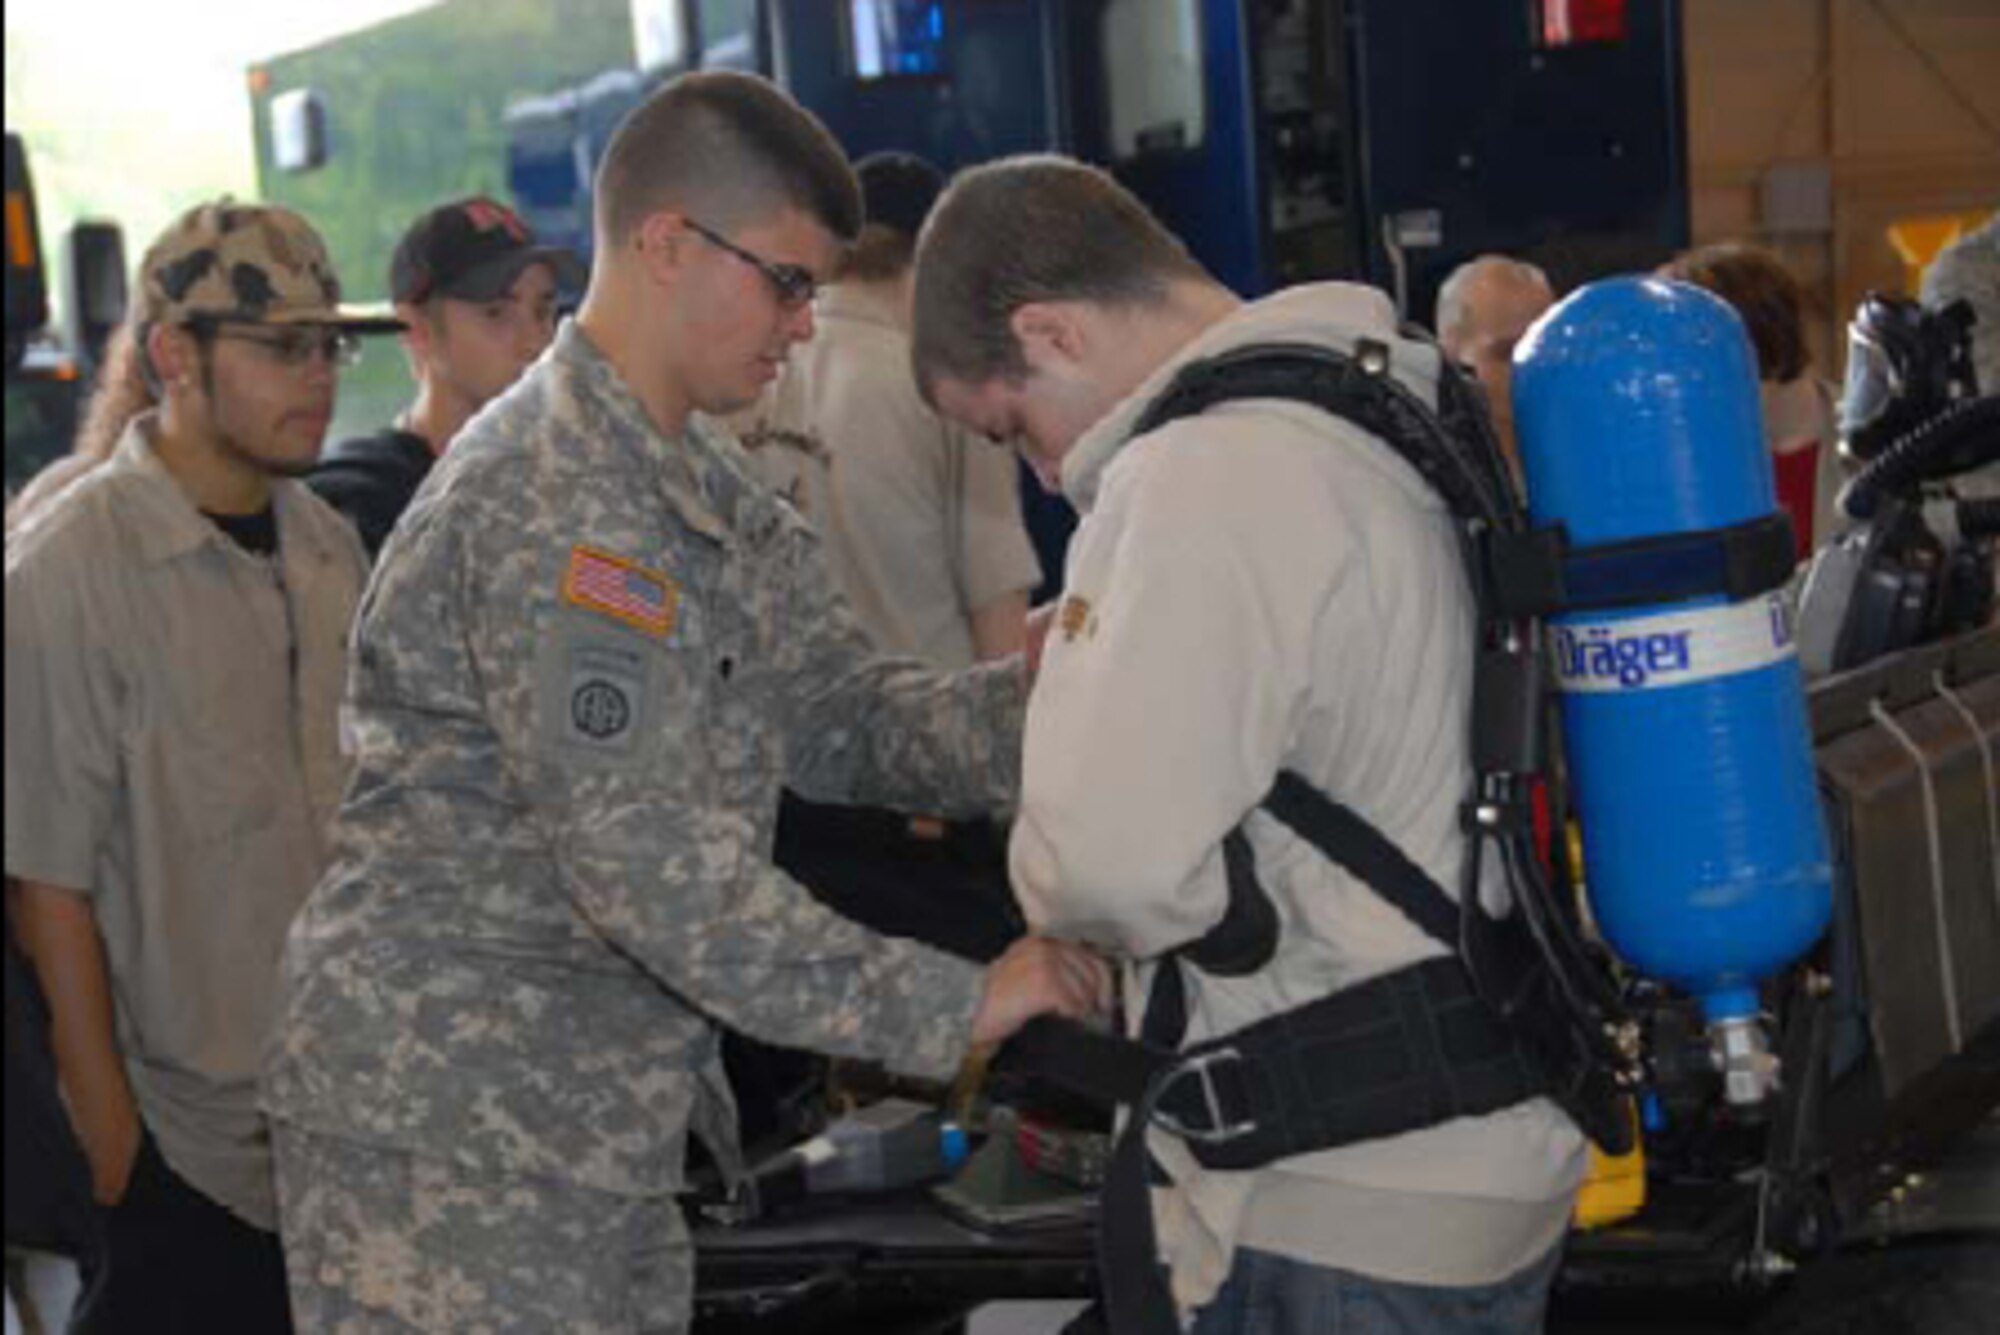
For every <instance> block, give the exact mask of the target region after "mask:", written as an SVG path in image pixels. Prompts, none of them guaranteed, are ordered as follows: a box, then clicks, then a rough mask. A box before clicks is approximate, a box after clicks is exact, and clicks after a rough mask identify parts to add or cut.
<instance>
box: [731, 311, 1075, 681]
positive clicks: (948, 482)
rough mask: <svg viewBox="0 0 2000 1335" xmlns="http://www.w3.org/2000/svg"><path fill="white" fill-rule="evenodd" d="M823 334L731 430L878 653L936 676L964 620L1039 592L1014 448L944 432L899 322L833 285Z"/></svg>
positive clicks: (950, 658)
mask: <svg viewBox="0 0 2000 1335" xmlns="http://www.w3.org/2000/svg"><path fill="white" fill-rule="evenodd" d="M814 317H815V320H816V322H817V325H818V332H817V333H816V334H815V336H814V337H813V339H812V341H811V342H809V343H807V344H805V345H804V346H803V347H802V348H800V349H799V350H798V351H796V352H795V353H793V354H792V362H791V365H790V366H788V367H787V368H786V370H785V373H784V375H783V376H782V377H781V378H780V379H779V381H778V382H777V384H775V385H773V386H772V388H771V391H770V393H768V394H767V395H766V396H765V399H764V401H763V402H762V403H761V404H759V405H758V406H757V407H756V408H754V409H752V410H751V411H750V412H748V413H746V414H744V415H743V417H742V418H741V419H739V420H738V421H737V422H736V423H735V425H736V426H737V427H738V429H739V431H740V434H741V436H742V439H743V444H744V446H745V447H746V448H747V449H748V450H749V451H750V456H751V460H752V462H753V463H754V465H755V466H756V469H757V473H758V476H760V477H761V478H762V479H763V480H764V481H765V482H767V483H769V484H770V485H771V486H772V487H773V488H775V489H776V490H777V491H779V492H780V493H781V494H783V495H784V496H786V497H787V498H788V499H790V500H791V502H792V503H793V504H794V505H795V506H797V507H798V508H799V509H800V510H801V511H802V512H804V514H805V516H806V518H807V519H809V520H811V521H812V523H813V525H814V526H815V527H816V528H818V529H819V531H820V535H821V537H822V538H824V539H825V541H826V548H827V555H828V558H829V560H830V562H831V564H832V566H833V568H834V575H835V577H836V578H837V579H838V580H839V581H840V584H841V587H842V588H843V589H844V590H845V591H846V593H847V596H848V600H849V601H850V602H852V603H853V604H854V610H855V611H856V612H857V613H859V614H860V617H861V621H862V624H863V625H864V626H866V627H867V628H868V631H869V634H870V635H872V636H873V637H874V639H875V642H876V644H877V645H878V646H879V647H881V648H882V649H884V650H887V651H888V652H890V653H896V654H908V655H912V656H914V657H917V658H921V659H923V660H925V661H926V662H928V663H931V664H934V665H936V666H939V667H945V668H952V669H957V668H963V667H968V666H970V665H971V664H972V662H973V661H974V658H975V654H974V647H973V640H972V627H971V621H970V616H971V614H972V613H973V612H974V611H976V610H978V609H979V608H981V607H984V606H985V605H986V604H988V603H990V602H992V601H993V600H995V599H996V598H1000V597H1004V596H1006V595H1008V594H1013V593H1022V592H1026V591H1027V590H1030V589H1032V588H1034V587H1035V586H1036V585H1037V584H1039V583H1040V582H1041V578H1042V576H1041V567H1040V565H1039V564H1038V563H1037V561H1036V560H1035V552H1034V548H1033V547H1032V546H1031V545H1030V544H1029V542H1028V535H1027V531H1026V529H1025V527H1024V526H1023V524H1022V520H1021V501H1020V492H1019V481H1018V477H1019V470H1018V467H1017V465H1016V463H1015V460H1014V455H1013V452H1012V451H1011V450H1008V449H1005V448H1002V447H1000V446H996V445H993V444H990V443H989V442H986V441H983V440H977V439H974V438H973V437H971V436H969V435H967V434H966V433H965V432H963V431H961V430H959V429H958V428H956V427H952V426H948V425H947V424H945V423H944V422H943V421H942V420H941V419H940V418H939V417H938V416H937V415H936V414H935V413H933V412H931V410H930V409H929V408H927V407H926V406H925V405H924V402H923V400H922V398H921V397H919V396H918V394H917V388H916V383H915V381H914V379H913V378H912V376H911V374H910V343H909V338H908V336H907V335H906V334H905V333H904V332H903V329H902V327H901V326H900V325H899V324H898V322H897V320H896V315H895V312H894V311H893V310H892V309H891V308H890V307H889V305H888V304H887V302H886V301H885V300H883V299H882V298H881V297H879V296H877V295H875V294H873V293H870V292H866V291H862V290H860V289H854V288H840V287H835V288H830V289H828V290H827V292H826V294H825V295H824V296H822V297H821V298H820V302H819V305H818V307H817V308H816V309H815V311H814Z"/></svg>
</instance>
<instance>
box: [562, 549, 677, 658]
mask: <svg viewBox="0 0 2000 1335" xmlns="http://www.w3.org/2000/svg"><path fill="white" fill-rule="evenodd" d="M562 592H563V601H564V602H567V603H570V604H572V605H573V606H576V607H581V608H584V609H586V610H588V611H592V612H600V613H602V614H604V615H605V616H608V617H611V618H612V619H613V620H616V621H621V622H623V623H624V624H626V625H628V626H631V627H632V628H633V629H635V630H638V631H642V632H644V633H645V634H647V635H650V636H652V637H653V638H655V639H662V640H663V639H665V638H666V637H667V636H669V635H671V634H673V631H674V621H675V618H676V615H677V614H678V612H679V610H680V595H681V591H680V586H679V585H677V584H675V583H674V581H673V580H672V579H671V578H670V577H669V576H667V575H666V574H664V573H662V572H660V571H658V570H649V569H647V568H646V567H645V566H642V565H639V564H637V563H636V562H633V561H628V560H626V559H625V558H624V557H622V556H614V555H612V554H611V553H610V552H607V551H603V550H601V549H600V548H596V547H587V546H581V545H579V546H576V547H572V548H570V552H569V567H568V569H567V570H565V571H564V572H563V587H562Z"/></svg>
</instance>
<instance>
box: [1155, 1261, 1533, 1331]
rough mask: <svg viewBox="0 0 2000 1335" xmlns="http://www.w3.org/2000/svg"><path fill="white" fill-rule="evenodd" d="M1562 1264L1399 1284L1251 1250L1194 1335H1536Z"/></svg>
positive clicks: (1201, 1316)
mask: <svg viewBox="0 0 2000 1335" xmlns="http://www.w3.org/2000/svg"><path fill="white" fill-rule="evenodd" d="M1561 1259H1562V1247H1561V1245H1560V1244H1558V1245H1557V1246H1555V1247H1553V1248H1551V1249H1550V1250H1549V1254H1548V1255H1547V1256H1544V1257H1543V1258H1542V1259H1541V1260H1539V1261H1536V1262H1534V1263H1533V1264H1531V1265H1529V1266H1527V1267H1526V1268H1525V1269H1523V1270H1521V1271H1519V1272H1517V1273H1515V1274H1513V1275H1510V1276H1508V1277H1507V1278H1506V1279H1503V1280H1501V1281H1500V1282H1499V1283H1497V1284H1482V1285H1479V1286H1477V1287H1474V1288H1465V1289H1457V1288H1440V1287H1434V1286H1431V1285H1427V1284H1395V1283H1391V1282H1390V1281H1388V1280H1385V1279H1370V1278H1369V1277H1368V1276H1366V1275H1357V1274H1354V1273H1353V1272H1351V1271H1347V1270H1335V1269H1332V1268H1330V1267H1326V1266H1316V1265H1308V1264H1306V1263H1305V1262H1304V1261H1294V1260H1290V1259H1288V1258H1286V1257H1283V1256H1273V1255H1272V1254H1271V1253H1269V1252H1259V1251H1251V1250H1249V1249H1247V1248H1245V1249H1241V1250H1239V1251H1238V1252H1237V1253H1236V1264H1235V1267H1234V1268H1233V1269H1232V1270H1230V1272H1229V1279H1228V1282H1227V1283H1225V1284H1224V1285H1223V1286H1222V1291H1221V1292H1220V1293H1218V1294H1217V1295H1216V1296H1215V1301H1213V1302H1211V1303H1210V1304H1209V1305H1208V1306H1206V1307H1204V1308H1202V1309H1201V1310H1200V1312H1198V1313H1197V1314H1196V1317H1195V1323H1194V1335H1536V1333H1537V1332H1539V1331H1540V1330H1541V1329H1542V1317H1543V1314H1544V1312H1545V1310H1546V1309H1547V1307H1548V1300H1549V1283H1550V1281H1551V1280H1553V1279H1554V1278H1555V1273H1556V1266H1557V1264H1558V1263H1559V1262H1560V1261H1561Z"/></svg>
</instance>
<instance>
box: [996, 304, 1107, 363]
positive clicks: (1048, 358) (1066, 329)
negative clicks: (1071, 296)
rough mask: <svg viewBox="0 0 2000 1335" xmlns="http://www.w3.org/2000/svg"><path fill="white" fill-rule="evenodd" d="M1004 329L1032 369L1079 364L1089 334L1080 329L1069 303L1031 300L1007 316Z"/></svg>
mask: <svg viewBox="0 0 2000 1335" xmlns="http://www.w3.org/2000/svg"><path fill="white" fill-rule="evenodd" d="M1007 326H1008V328H1009V329H1011V330H1012V331H1013V333H1014V338H1015V340H1016V341H1017V342H1019V343H1020V345H1021V355H1022V356H1023V357H1024V358H1026V359H1027V363H1028V366H1029V367H1030V369H1033V370H1037V371H1039V370H1043V369H1046V368H1047V367H1049V366H1050V365H1052V364H1060V363H1074V362H1080V361H1082V360H1084V357H1085V355H1086V354H1087V353H1088V352H1089V349H1090V337H1089V331H1088V330H1087V329H1085V328H1084V322H1083V319H1082V317H1081V313H1080V312H1079V310H1078V308H1077V307H1076V306H1075V305H1074V304H1073V303H1070V302H1063V301H1031V302H1029V303H1028V304H1027V305H1025V306H1021V307H1018V308H1017V309H1016V310H1015V311H1014V313H1013V314H1012V315H1011V316H1009V317H1008V319H1007Z"/></svg>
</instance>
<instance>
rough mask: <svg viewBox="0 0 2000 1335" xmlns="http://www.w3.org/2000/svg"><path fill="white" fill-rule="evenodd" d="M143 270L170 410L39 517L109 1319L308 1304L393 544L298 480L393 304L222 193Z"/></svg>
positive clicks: (65, 901) (19, 583)
mask: <svg viewBox="0 0 2000 1335" xmlns="http://www.w3.org/2000/svg"><path fill="white" fill-rule="evenodd" d="M137 287H138V296H137V300H136V301H135V302H134V303H133V311H132V313H131V317H130V319H131V325H130V326H129V337H130V338H131V339H132V340H133V343H134V345H135V347H136V348H137V350H138V354H139V357H140V361H141V364H142V371H143V375H144V378H145V379H146V380H147V381H148V383H149V386H150V389H149V393H150V396H151V397H152V399H153V400H154V401H155V404H156V406H154V407H151V408H148V409H147V410H145V411H141V412H139V413H138V414H137V415H136V416H134V417H132V418H131V420H130V421H129V423H128V424H127V425H126V427H125V430H124V434H123V436H122V437H121V439H120V441H119V443H118V445H117V447H116V449H115V451H114V452H113V454H112V456H111V457H110V458H109V459H108V460H106V461H105V462H104V463H103V464H101V465H100V466H98V467H97V468H95V469H94V470H93V471H91V472H90V473H88V474H87V475H85V476H84V477H83V478H82V479H81V480H79V481H76V482H74V483H72V484H71V485H70V486H69V487H68V488H67V489H66V490H64V491H63V492H62V493H61V494H59V495H58V496H56V497H54V498H53V499H51V500H50V501H48V502H47V503H46V504H45V505H43V506H41V507H40V508H38V509H36V510H35V511H33V512H32V513H31V514H30V515H29V517H28V518H27V519H26V520H25V521H24V522H23V524H22V525H21V527H19V528H18V529H16V530H15V531H14V532H13V533H11V534H10V535H9V541H8V547H7V564H6V581H7V582H6V646H7V647H6V711H7V712H6V724H7V729H8V739H7V759H6V804H7V806H6V829H7V840H6V842H7V875H8V876H9V877H10V878H13V879H14V880H16V881H18V882H19V886H18V889H16V890H14V891H13V892H12V895H13V897H12V899H11V900H10V905H9V907H10V908H11V909H12V910H13V911H14V921H15V925H16V927H17V930H18V931H19V934H20V939H21V943H22V945H23V948H24V950H25V951H26V953H27V954H28V956H29V958H30V959H31V961H32V963H33V965H34V969H35V972H36V974H37V976H38V978H39V980H40V982H41V984H42V986H43V988H44V990H45V991H46V992H47V994H48V998H49V1002H50V1010H51V1014H52V1025H51V1031H52V1042H53V1047H54V1051H55V1056H56V1065H57V1073H58V1077H59V1079H60V1081H61V1084H62V1089H63V1092H64V1095H65V1102H66V1104H67V1107H68V1109H69V1113H70V1118H71V1121H72V1123H73V1124H74V1127H75V1130H76V1132H77V1137H78V1140H79V1141H80V1142H81V1144H82V1146H83V1149H84V1151H85V1156H86V1158H87V1159H88V1161H89V1167H90V1170H91V1177H92V1179H93V1182H92V1185H93V1187H94V1189H95V1193H96V1197H97V1200H98V1202H99V1204H100V1206H101V1207H102V1223H103V1225H104V1227H103V1237H104V1248H103V1254H102V1255H101V1256H99V1257H96V1258H93V1259H92V1263H91V1265H90V1267H89V1268H90V1271H91V1274H90V1276H89V1278H90V1288H89V1292H88V1294H87V1297H86V1300H85V1307H84V1313H83V1316H82V1317H81V1319H80V1328H83V1329H88V1330H92V1331H100V1330H101V1331H113V1332H117V1331H147V1332H162V1331H165V1332H172V1331H182V1330H186V1331H195V1330H203V1331H206V1330H257V1331H283V1330H286V1329H288V1328H289V1316H288V1305H287V1300H286V1292H285V1286H284V1264H283V1258H282V1256H281V1254H280V1250H279V1242H278V1236H277V1232H276V1224H277V1202H276V1199H275V1187H274V1183H273V1180H272V1168H271V1153H270V1140H269V1134H268V1130H267V1128H266V1125H265V1122H264V1120H263V1117H262V1115H261V1113H260V1112H259V1110H258V1107H257V1075H258V1067H259V1061H260V1058H261V1054H262V1051H263V1047H264V1044H265V1041H266V1038H267V1036H268V1034H269V1031H270V1021H271V1018H272V1015H273V1000H274V995H273V994H274V991H275V986H276V982H277V960H278V954H279V950H280V948H281V946H282V943H283V939H284V934H285V930H286V928H287V926H288V925H289V923H290V921H291V917H292V914H293V913H294V911H295V910H296V909H297V907H298V905H299V904H300V903H301V902H302V901H303V899H304V898H305V895H306V893H307V892H308V891H309V890H310V889H311V887H312V885H313V883H314V881H315V880H316V879H317V878H318V876H319V874H320V872H321V871H322V870H323V868H324V866H325V863H326V857H327V852H328V844H327V832H328V824H329V821H330V819H331V816H332V814H333V811H334V808H335V806H336V805H337V800H338V797H339V793H340V788H341V785H342V782H343V780H344V777H345V767H344V764H343V762H342V760H341V756H340V747H339V745H338V742H337V740H336V738H337V733H338V723H337V713H338V705H339V691H340V683H341V680H342V677H343V675H344V669H345V640H346V632H347V626H348V623H349V621H350V620H351V619H352V616H353V613H354V609H355V607H356V605H357V603H358V602H359V599H360V593H361V586H362V582H363V579H364V575H365V569H366V566H365V559H364V557H363V555H362V552H361V548H360V545H359V543H358V542H357V541H356V540H355V538H354V535H353V534H352V533H351V532H350V531H349V530H348V528H347V526H346V525H345V524H344V523H343V522H342V521H341V519H340V517H339V516H338V515H337V514H335V513H334V512H333V511H332V510H330V509H329V508H327V507H326V506H325V505H323V504H322V503H321V502H319V501H318V500H316V499H315V498H314V497H313V496H312V495H311V493H310V492H308V491H307V490H306V489H305V488H304V487H303V486H302V485H301V484H299V483H298V482H296V481H293V480H292V478H293V476H294V475H296V474H298V473H301V472H303V471H304V470H305V469H306V468H307V467H309V466H310V465H311V463H312V462H313V460H314V458H315V457H316V456H317V454H318V453H319V446H320V440H321V437H322V436H323V435H324V434H325V432H326V425H327V422H328V420H329V418H330V417H331V414H332V410H333V398H334V381H335V373H336V370H337V368H338V367H339V365H340V364H341V362H342V361H343V359H344V357H345V355H346V353H347V351H348V348H349V340H350V339H351V337H352V333H353V331H354V330H356V329H357V328H359V327H365V326H366V324H367V323H368V322H367V321H365V320H362V319H361V318H360V317H357V316H356V315H354V314H353V313H352V312H351V311H348V310H347V309H345V308H343V307H342V306H341V305H340V301H339V299H340V285H339V282H338V280H337V279H336V278H335V276H334V272H333V268H332V265H331V264H330V263H329V262H328V260H327V256H326V251H325V248H324V246H323V245H322V244H321V242H320V239H319V237H318V236H317V235H316V234H315V233H314V232H313V229H312V228H311V226H310V225H308V224H307V223H306V221H305V220H304V219H303V218H301V217H299V216H298V215H297V214H295V213H291V212H289V211H287V210H284V209H278V208H268V207H259V206H254V205H242V204H233V203H229V202H221V203H214V204H205V205H202V206H201V207H199V208H196V209H194V210H192V211H190V212H189V213H187V214H185V215H184V216H182V217H181V218H180V219H179V220H178V221H176V222H175V223H174V224H173V225H172V226H171V227H169V228H168V229H167V231H166V233H165V234H164V235H163V236H162V237H161V238H160V239H159V240H158V241H157V242H155V243H154V245H153V246H152V247H151V248H150V249H149V250H148V251H147V253H146V256H145V258H144V259H143V261H142V262H141V265H140V272H139V281H138V284H137Z"/></svg>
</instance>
